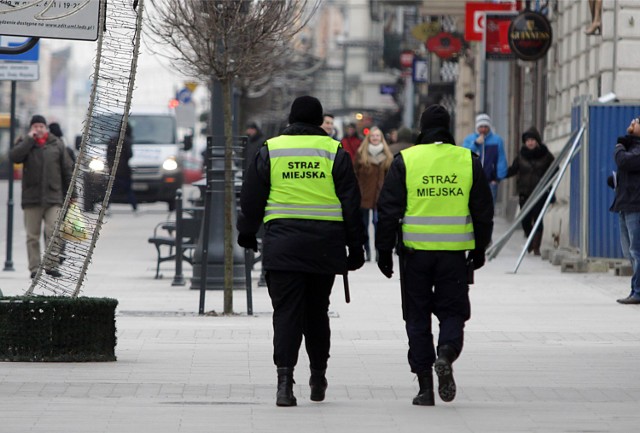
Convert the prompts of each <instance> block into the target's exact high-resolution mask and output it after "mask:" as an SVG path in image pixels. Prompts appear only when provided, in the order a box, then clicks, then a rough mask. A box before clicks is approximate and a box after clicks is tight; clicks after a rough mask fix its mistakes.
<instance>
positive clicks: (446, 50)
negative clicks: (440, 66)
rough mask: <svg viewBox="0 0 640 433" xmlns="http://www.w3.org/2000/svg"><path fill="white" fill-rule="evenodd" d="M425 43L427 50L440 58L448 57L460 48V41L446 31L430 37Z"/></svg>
mask: <svg viewBox="0 0 640 433" xmlns="http://www.w3.org/2000/svg"><path fill="white" fill-rule="evenodd" d="M425 45H426V47H427V49H428V50H429V51H431V52H432V53H435V55H437V56H438V57H440V58H441V59H449V58H451V57H453V56H454V55H455V54H456V53H459V52H460V50H461V49H462V41H461V40H460V39H458V38H456V37H455V36H453V35H452V34H451V33H446V32H440V33H438V34H437V35H435V36H432V37H430V38H429V39H428V40H427V43H426V44H425Z"/></svg>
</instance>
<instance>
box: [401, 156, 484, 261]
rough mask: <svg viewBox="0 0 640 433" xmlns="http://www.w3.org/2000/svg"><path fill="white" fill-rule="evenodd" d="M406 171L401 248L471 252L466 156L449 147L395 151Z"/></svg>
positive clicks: (468, 162)
mask: <svg viewBox="0 0 640 433" xmlns="http://www.w3.org/2000/svg"><path fill="white" fill-rule="evenodd" d="M401 154H402V158H403V160H404V164H405V167H406V179H405V180H406V186H407V209H406V211H405V216H404V218H403V220H402V237H403V239H402V240H403V243H404V245H405V246H407V247H409V248H413V249H416V250H431V251H433V250H447V251H458V250H472V249H474V248H475V240H474V236H473V221H472V219H471V214H470V212H469V193H470V191H471V186H472V185H473V168H472V167H473V166H472V159H471V151H469V150H468V149H465V148H462V147H458V146H454V145H451V144H425V145H418V146H413V147H410V148H408V149H405V150H403V151H401Z"/></svg>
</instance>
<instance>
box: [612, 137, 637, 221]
mask: <svg viewBox="0 0 640 433" xmlns="http://www.w3.org/2000/svg"><path fill="white" fill-rule="evenodd" d="M618 141H619V142H620V141H624V143H618V144H616V147H615V151H614V154H613V157H614V159H615V161H616V165H617V167H618V169H617V187H616V196H615V199H614V200H613V204H612V205H611V211H613V212H640V137H636V136H633V135H627V136H625V137H624V139H618Z"/></svg>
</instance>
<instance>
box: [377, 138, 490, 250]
mask: <svg viewBox="0 0 640 433" xmlns="http://www.w3.org/2000/svg"><path fill="white" fill-rule="evenodd" d="M421 138H422V140H427V139H429V140H430V142H435V141H443V142H448V141H450V140H452V139H448V140H445V137H441V139H437V138H438V137H436V136H434V137H431V136H429V134H425V133H424V132H423V134H421ZM434 138H435V140H433V139H434ZM431 140H433V141H431ZM428 145H429V144H417V145H416V146H428ZM452 145H455V144H452ZM472 170H473V185H472V186H471V192H470V194H469V211H470V212H471V218H472V220H473V232H474V235H475V241H476V249H477V250H481V251H484V250H485V249H486V247H487V245H489V242H491V234H492V231H493V197H492V195H491V190H490V189H489V183H488V182H487V178H486V176H485V174H484V170H483V169H482V164H481V163H480V160H479V159H478V158H477V157H476V156H474V157H473V167H472ZM406 208H407V186H406V167H405V165H404V159H403V158H402V154H399V155H397V156H396V157H395V158H394V160H393V163H391V167H390V168H389V173H387V177H386V179H385V181H384V186H383V187H382V192H381V193H380V198H379V199H378V227H377V229H376V248H377V249H378V250H380V251H391V250H393V248H394V247H395V246H396V242H397V234H398V228H399V226H400V220H401V219H402V218H403V217H404V213H405V210H406Z"/></svg>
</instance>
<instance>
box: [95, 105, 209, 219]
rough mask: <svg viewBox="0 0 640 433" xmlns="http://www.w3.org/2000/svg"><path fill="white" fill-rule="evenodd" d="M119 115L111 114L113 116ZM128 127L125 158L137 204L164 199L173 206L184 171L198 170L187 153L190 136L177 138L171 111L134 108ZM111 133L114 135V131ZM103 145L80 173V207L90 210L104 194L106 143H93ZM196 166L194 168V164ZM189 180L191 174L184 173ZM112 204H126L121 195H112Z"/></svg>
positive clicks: (191, 142)
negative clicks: (129, 151)
mask: <svg viewBox="0 0 640 433" xmlns="http://www.w3.org/2000/svg"><path fill="white" fill-rule="evenodd" d="M115 117H117V118H118V123H119V116H114V118H115ZM129 125H130V126H131V129H132V138H133V139H132V146H131V148H132V151H133V157H132V158H131V159H130V160H129V166H130V167H131V171H132V189H133V191H134V193H135V196H136V200H137V201H138V202H139V203H151V202H158V201H164V202H166V203H167V204H168V206H169V210H174V209H175V196H176V190H177V189H179V188H182V185H183V183H184V182H185V171H186V170H187V169H188V170H190V171H194V170H199V171H200V172H201V168H200V164H194V163H193V159H194V158H195V156H193V155H191V154H189V153H187V151H189V150H191V148H192V146H193V141H192V136H191V135H185V136H183V137H181V139H180V140H179V138H178V132H177V130H178V128H177V127H176V119H175V116H174V115H173V113H171V112H169V111H164V112H152V111H135V112H132V113H131V114H130V115H129ZM114 135H115V134H114ZM95 145H97V146H99V147H104V152H103V155H101V156H100V157H96V158H94V160H93V161H91V162H90V163H89V171H88V172H86V173H85V175H84V208H85V210H87V211H91V210H93V206H94V205H95V203H98V202H101V201H102V197H103V196H104V183H105V181H106V176H105V172H104V170H106V169H107V166H106V150H107V146H108V143H97V144H95ZM194 165H195V166H197V168H196V167H194ZM186 177H187V178H188V179H189V180H190V181H192V180H193V173H189V172H187V173H186ZM114 192H115V191H112V195H111V202H112V203H127V202H128V201H127V197H126V195H125V194H117V193H116V194H114Z"/></svg>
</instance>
